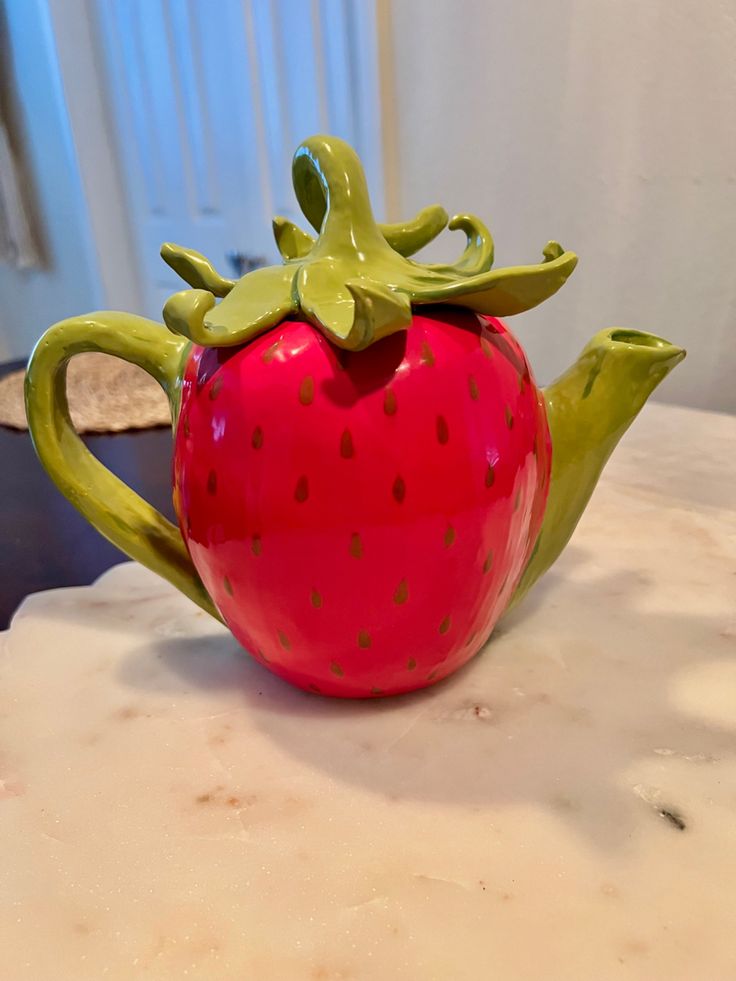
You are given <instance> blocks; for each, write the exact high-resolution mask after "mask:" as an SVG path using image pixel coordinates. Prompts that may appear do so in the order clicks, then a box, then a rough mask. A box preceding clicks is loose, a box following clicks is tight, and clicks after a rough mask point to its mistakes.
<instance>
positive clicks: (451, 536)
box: [445, 525, 457, 548]
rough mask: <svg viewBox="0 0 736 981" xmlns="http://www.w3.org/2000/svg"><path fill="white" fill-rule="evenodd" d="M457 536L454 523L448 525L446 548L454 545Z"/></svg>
mask: <svg viewBox="0 0 736 981" xmlns="http://www.w3.org/2000/svg"><path fill="white" fill-rule="evenodd" d="M456 538H457V535H456V534H455V529H454V528H453V527H452V525H448V526H447V531H446V532H445V548H450V546H451V545H454V544H455V539H456Z"/></svg>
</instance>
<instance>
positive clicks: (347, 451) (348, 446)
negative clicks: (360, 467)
mask: <svg viewBox="0 0 736 981" xmlns="http://www.w3.org/2000/svg"><path fill="white" fill-rule="evenodd" d="M354 455H355V447H354V446H353V437H352V434H351V432H350V430H349V429H346V430H345V432H344V433H343V434H342V436H341V437H340V456H341V457H343V459H345V460H349V459H350V458H351V457H352V456H354Z"/></svg>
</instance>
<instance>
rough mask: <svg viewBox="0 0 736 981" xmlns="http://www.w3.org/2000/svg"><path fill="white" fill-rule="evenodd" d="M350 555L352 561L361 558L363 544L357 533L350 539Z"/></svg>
mask: <svg viewBox="0 0 736 981" xmlns="http://www.w3.org/2000/svg"><path fill="white" fill-rule="evenodd" d="M350 554H351V555H352V557H353V558H354V559H362V558H363V542H362V540H361V537H360V535H359V534H358V532H357V531H355V532H353V534H352V536H351V538H350Z"/></svg>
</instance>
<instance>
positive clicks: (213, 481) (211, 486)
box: [207, 470, 217, 494]
mask: <svg viewBox="0 0 736 981" xmlns="http://www.w3.org/2000/svg"><path fill="white" fill-rule="evenodd" d="M207 493H208V494H216V493H217V474H216V473H215V471H214V470H210V472H209V474H208V475H207Z"/></svg>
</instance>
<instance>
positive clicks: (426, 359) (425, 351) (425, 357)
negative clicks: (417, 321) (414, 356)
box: [421, 341, 435, 365]
mask: <svg viewBox="0 0 736 981" xmlns="http://www.w3.org/2000/svg"><path fill="white" fill-rule="evenodd" d="M434 361H435V358H434V351H433V350H432V348H431V347H430V346H429V344H428V343H427V342H426V341H422V353H421V362H422V364H426V365H433V364H434Z"/></svg>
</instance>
